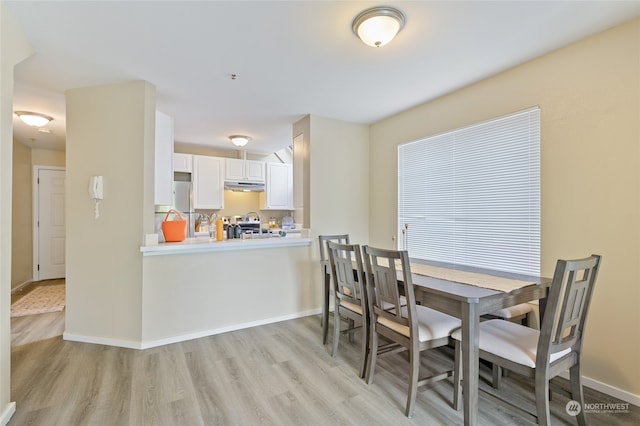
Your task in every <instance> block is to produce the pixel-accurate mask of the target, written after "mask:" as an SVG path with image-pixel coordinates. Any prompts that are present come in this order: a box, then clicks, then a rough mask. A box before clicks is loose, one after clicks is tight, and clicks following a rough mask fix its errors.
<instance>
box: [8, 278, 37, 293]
mask: <svg viewBox="0 0 640 426" xmlns="http://www.w3.org/2000/svg"><path fill="white" fill-rule="evenodd" d="M32 282H33V280H27V281H25V282H23V283H22V284H20V285H18V286H16V287H15V288H12V289H11V294H13V293H15V292H17V291H20V290H22V289H23V288H25V287H26V286H28V285H29V284H31V283H32Z"/></svg>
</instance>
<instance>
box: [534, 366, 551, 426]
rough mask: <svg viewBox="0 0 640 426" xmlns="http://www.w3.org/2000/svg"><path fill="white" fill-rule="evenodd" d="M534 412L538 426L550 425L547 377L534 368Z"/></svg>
mask: <svg viewBox="0 0 640 426" xmlns="http://www.w3.org/2000/svg"><path fill="white" fill-rule="evenodd" d="M535 381H536V383H535V386H536V412H537V415H538V425H539V426H550V425H551V414H550V412H549V398H548V397H549V378H548V377H547V376H546V374H544V372H542V371H538V370H537V369H536V374H535Z"/></svg>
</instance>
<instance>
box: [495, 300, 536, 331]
mask: <svg viewBox="0 0 640 426" xmlns="http://www.w3.org/2000/svg"><path fill="white" fill-rule="evenodd" d="M533 311H534V307H533V306H532V305H531V304H530V303H520V304H518V305H514V306H509V307H507V308H502V309H498V310H497V311H493V312H491V313H489V314H486V315H483V316H482V317H483V319H502V320H505V321H511V322H519V323H520V324H522V325H526V326H528V327H531V326H533V324H532V319H531V317H532V316H533Z"/></svg>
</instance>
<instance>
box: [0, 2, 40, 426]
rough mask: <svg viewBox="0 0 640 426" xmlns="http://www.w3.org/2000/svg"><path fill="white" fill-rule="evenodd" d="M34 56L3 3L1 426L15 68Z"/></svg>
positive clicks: (7, 369) (7, 384)
mask: <svg viewBox="0 0 640 426" xmlns="http://www.w3.org/2000/svg"><path fill="white" fill-rule="evenodd" d="M32 53H33V50H32V48H31V46H30V44H29V42H28V41H27V39H26V37H25V35H24V33H23V32H22V30H21V29H20V28H19V26H18V25H17V23H16V21H15V20H14V18H13V16H11V15H10V14H9V11H8V10H7V9H6V8H5V6H4V3H2V2H0V235H2V238H0V423H2V424H4V423H6V422H7V421H8V420H9V418H10V416H11V415H12V413H13V411H14V410H15V404H14V403H11V399H10V397H11V395H10V389H11V319H10V317H9V313H10V312H11V309H10V305H11V216H12V211H11V210H12V209H11V202H12V201H11V199H12V190H11V180H12V162H13V67H14V66H15V65H16V64H18V63H19V62H21V61H23V60H24V59H26V58H27V57H28V56H30V55H31V54H32Z"/></svg>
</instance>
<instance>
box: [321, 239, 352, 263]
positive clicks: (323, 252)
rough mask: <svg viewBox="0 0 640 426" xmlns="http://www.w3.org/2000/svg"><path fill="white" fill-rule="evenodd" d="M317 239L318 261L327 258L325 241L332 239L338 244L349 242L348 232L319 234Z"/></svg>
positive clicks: (323, 260)
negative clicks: (318, 248) (318, 246)
mask: <svg viewBox="0 0 640 426" xmlns="http://www.w3.org/2000/svg"><path fill="white" fill-rule="evenodd" d="M318 241H319V243H320V261H321V262H325V261H327V260H329V256H328V253H329V252H328V250H327V243H328V242H329V241H334V242H336V243H340V244H349V234H336V235H319V236H318Z"/></svg>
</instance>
